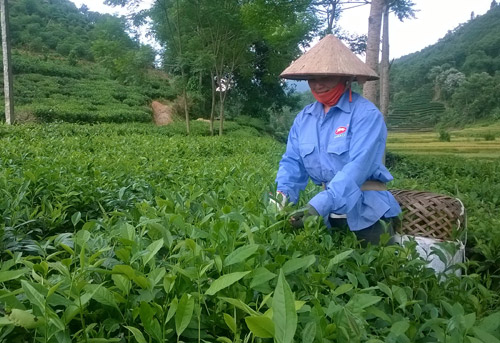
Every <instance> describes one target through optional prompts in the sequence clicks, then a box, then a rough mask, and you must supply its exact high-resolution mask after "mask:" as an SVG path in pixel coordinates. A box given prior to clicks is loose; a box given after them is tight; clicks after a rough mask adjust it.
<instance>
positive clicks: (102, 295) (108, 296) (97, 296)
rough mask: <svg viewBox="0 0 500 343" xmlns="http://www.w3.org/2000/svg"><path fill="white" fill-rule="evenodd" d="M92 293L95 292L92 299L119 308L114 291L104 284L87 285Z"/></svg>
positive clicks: (87, 288)
mask: <svg viewBox="0 0 500 343" xmlns="http://www.w3.org/2000/svg"><path fill="white" fill-rule="evenodd" d="M85 289H86V290H89V291H90V293H93V295H92V299H94V300H95V301H97V302H98V303H101V304H103V305H107V306H111V307H114V308H116V309H118V310H119V308H118V304H117V303H116V300H115V297H114V296H113V293H111V291H110V290H109V289H107V288H106V287H105V286H104V285H103V284H100V285H88V286H87V287H85Z"/></svg>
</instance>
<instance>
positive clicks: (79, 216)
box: [71, 212, 82, 226]
mask: <svg viewBox="0 0 500 343" xmlns="http://www.w3.org/2000/svg"><path fill="white" fill-rule="evenodd" d="M80 219H82V214H81V213H80V212H76V213H75V214H73V215H72V216H71V223H73V226H76V224H78V222H79V221H80Z"/></svg>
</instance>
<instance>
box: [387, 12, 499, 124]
mask: <svg viewBox="0 0 500 343" xmlns="http://www.w3.org/2000/svg"><path fill="white" fill-rule="evenodd" d="M499 18H500V7H499V6H493V7H492V8H491V9H490V10H489V11H488V12H487V13H486V14H484V15H483V16H479V17H476V18H474V19H472V20H470V21H469V22H467V23H464V24H461V25H459V26H458V27H457V28H456V29H455V30H453V31H450V32H448V34H447V35H446V36H445V37H443V38H442V39H441V40H440V41H439V42H438V43H436V44H434V45H432V46H430V47H427V48H425V49H423V50H422V51H420V52H418V53H414V54H411V55H408V56H404V57H402V58H400V59H398V60H396V61H395V62H394V64H393V66H392V68H391V88H392V91H391V93H392V94H394V96H393V99H392V100H393V102H392V104H391V106H392V108H393V110H394V113H395V114H396V116H395V117H394V118H391V116H390V115H389V126H394V127H400V124H399V122H400V120H401V118H400V115H399V109H400V108H404V107H405V103H404V102H405V101H407V99H405V97H402V96H401V94H406V95H407V96H408V98H415V97H418V96H417V95H416V94H419V93H420V94H422V93H426V94H432V95H431V96H430V97H428V98H427V99H422V105H423V106H425V105H427V104H432V103H433V102H436V101H439V102H441V103H442V105H443V106H442V108H443V109H444V108H447V110H448V113H446V114H445V113H443V111H440V113H439V112H436V113H434V114H433V119H434V120H431V121H429V120H426V118H422V120H420V116H419V115H418V114H415V115H414V118H416V122H417V123H418V122H423V125H421V126H424V127H427V128H429V127H432V126H433V125H435V124H436V123H437V122H438V121H439V122H442V123H444V124H445V125H447V126H452V125H457V124H462V125H463V124H466V123H471V122H475V121H477V120H485V119H495V113H497V111H498V108H499V107H500V104H499V103H498V96H497V95H496V94H498V89H499V87H500V79H499V77H498V75H497V74H498V73H497V70H499V67H500V57H499V56H500V53H499V52H500V38H499V37H498V34H497V32H498V31H499V30H500V26H499V23H500V20H499ZM440 114H442V115H440ZM393 119H394V120H393ZM417 123H415V124H417ZM407 127H412V124H410V125H407ZM414 128H418V126H414Z"/></svg>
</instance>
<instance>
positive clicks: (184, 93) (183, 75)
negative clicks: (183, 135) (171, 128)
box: [176, 0, 191, 135]
mask: <svg viewBox="0 0 500 343" xmlns="http://www.w3.org/2000/svg"><path fill="white" fill-rule="evenodd" d="M176 6H177V17H176V21H177V38H178V40H179V50H178V51H179V56H180V57H181V58H182V57H183V56H182V37H181V24H180V14H179V13H180V8H181V7H180V5H179V1H178V0H177V1H176ZM180 63H181V76H182V97H183V98H184V115H185V117H186V132H187V134H188V135H189V134H190V133H191V129H190V125H189V109H188V101H187V91H186V88H187V85H186V83H187V81H186V75H185V73H184V65H183V61H181V62H180Z"/></svg>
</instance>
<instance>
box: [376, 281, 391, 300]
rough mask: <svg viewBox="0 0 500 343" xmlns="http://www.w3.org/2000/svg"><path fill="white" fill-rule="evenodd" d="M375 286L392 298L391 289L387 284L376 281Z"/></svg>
mask: <svg viewBox="0 0 500 343" xmlns="http://www.w3.org/2000/svg"><path fill="white" fill-rule="evenodd" d="M377 286H378V288H379V289H380V290H381V291H382V292H384V293H385V294H386V295H387V296H388V297H389V298H390V299H392V291H391V289H390V288H389V286H387V285H386V284H385V283H382V282H378V283H377Z"/></svg>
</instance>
